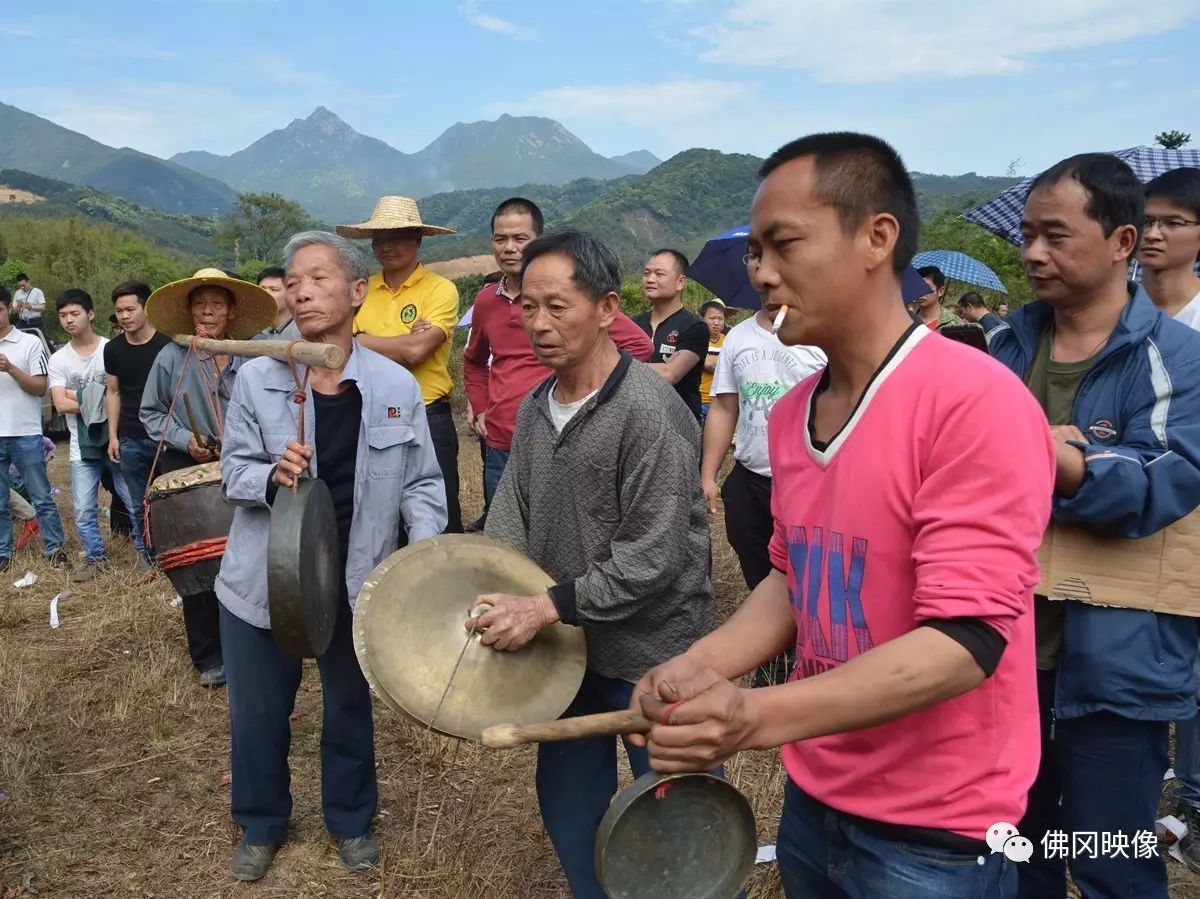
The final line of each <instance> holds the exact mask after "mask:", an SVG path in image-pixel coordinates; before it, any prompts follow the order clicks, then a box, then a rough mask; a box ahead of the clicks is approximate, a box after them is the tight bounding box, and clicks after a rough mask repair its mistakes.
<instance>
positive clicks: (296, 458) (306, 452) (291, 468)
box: [271, 440, 313, 489]
mask: <svg viewBox="0 0 1200 899" xmlns="http://www.w3.org/2000/svg"><path fill="white" fill-rule="evenodd" d="M312 457H313V448H312V447H311V446H309V445H308V444H305V443H297V442H296V441H295V440H290V441H288V445H287V447H286V448H285V449H284V451H283V456H282V457H281V458H280V459H279V464H278V465H276V466H275V474H274V475H273V476H272V478H271V479H272V480H273V481H274V482H275V483H276V484H278V485H279V486H280V487H287V488H288V489H291V488H292V487H294V486H295V485H296V482H297V481H298V480H299V479H300V475H302V474H304V473H305V472H307V471H308V463H309V461H310V460H311V459H312Z"/></svg>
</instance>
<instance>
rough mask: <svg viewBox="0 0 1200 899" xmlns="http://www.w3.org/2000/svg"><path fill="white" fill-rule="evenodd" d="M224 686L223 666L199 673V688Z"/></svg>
mask: <svg viewBox="0 0 1200 899" xmlns="http://www.w3.org/2000/svg"><path fill="white" fill-rule="evenodd" d="M224 685H225V666H224V665H218V666H217V667H215V668H209V669H208V670H207V671H201V672H200V686H202V687H222V686H224Z"/></svg>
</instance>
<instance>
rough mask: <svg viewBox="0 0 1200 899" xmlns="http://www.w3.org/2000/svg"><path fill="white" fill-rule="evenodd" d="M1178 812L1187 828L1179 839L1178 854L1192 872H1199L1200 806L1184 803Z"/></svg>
mask: <svg viewBox="0 0 1200 899" xmlns="http://www.w3.org/2000/svg"><path fill="white" fill-rule="evenodd" d="M1178 814H1179V817H1181V818H1183V823H1184V824H1186V825H1187V829H1188V830H1187V833H1186V834H1185V835H1184V837H1183V839H1182V840H1180V841H1179V854H1180V855H1181V856H1183V863H1184V864H1185V865H1187V866H1188V867H1189V868H1191V869H1192V872H1193V873H1194V874H1200V808H1196V807H1195V806H1191V805H1184V806H1183V808H1182V809H1180V811H1179V813H1178Z"/></svg>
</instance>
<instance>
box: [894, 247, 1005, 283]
mask: <svg viewBox="0 0 1200 899" xmlns="http://www.w3.org/2000/svg"><path fill="white" fill-rule="evenodd" d="M912 264H913V268H918V269H919V268H924V267H925V266H927V265H933V266H937V268H938V270H939V271H941V273H942V274H943V275H945V276H946V277H947V278H953V279H954V280H955V281H962V282H963V283H964V284H973V285H975V286H976V287H986V288H987V289H988V290H997V291H999V292H1000V293H1008V289H1007V288H1006V287H1005V286H1004V282H1003V281H1001V280H1000V278H999V276H998V275H997V274H996V273H995V272H994V271H992V270H991V269H990V268H988V267H987V266H986V265H984V264H983V263H982V262H980V261H979V260H978V259H976V258H975V257H974V256H968V255H967V254H966V253H960V252H958V250H926V251H925V252H923V253H918V254H917V255H916V256H914V257H913V261H912Z"/></svg>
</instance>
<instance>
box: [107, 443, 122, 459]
mask: <svg viewBox="0 0 1200 899" xmlns="http://www.w3.org/2000/svg"><path fill="white" fill-rule="evenodd" d="M108 461H110V462H112V463H113V464H114V465H120V464H121V443H120V441H118V440H110V441H108Z"/></svg>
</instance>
